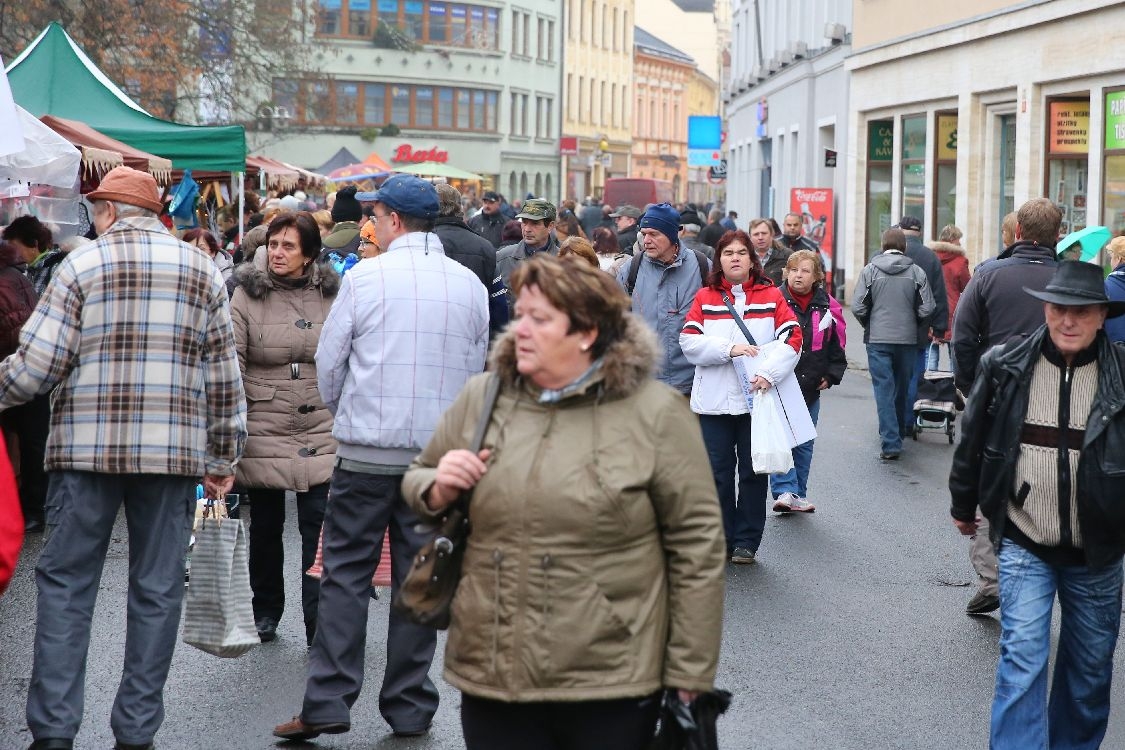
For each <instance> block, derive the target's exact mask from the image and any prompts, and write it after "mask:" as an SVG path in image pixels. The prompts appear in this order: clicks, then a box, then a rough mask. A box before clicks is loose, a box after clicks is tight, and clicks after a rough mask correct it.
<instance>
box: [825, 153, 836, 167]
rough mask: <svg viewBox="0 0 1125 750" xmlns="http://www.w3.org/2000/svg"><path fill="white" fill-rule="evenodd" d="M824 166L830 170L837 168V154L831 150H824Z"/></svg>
mask: <svg viewBox="0 0 1125 750" xmlns="http://www.w3.org/2000/svg"><path fill="white" fill-rule="evenodd" d="M824 166H826V167H828V168H829V169H835V168H836V152H835V151H833V150H832V149H830V148H826V149H824Z"/></svg>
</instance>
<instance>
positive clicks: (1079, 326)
mask: <svg viewBox="0 0 1125 750" xmlns="http://www.w3.org/2000/svg"><path fill="white" fill-rule="evenodd" d="M1024 291H1025V292H1026V293H1027V294H1029V295H1031V296H1032V297H1034V298H1036V299H1037V300H1041V301H1042V303H1043V312H1044V315H1045V317H1046V321H1047V322H1046V325H1043V326H1040V327H1039V328H1038V329H1037V330H1035V331H1034V332H1033V333H1032V334H1031V335H1030V336H1028V337H1026V338H1019V339H1013V340H1012V341H1010V342H1008V343H1007V344H1004V345H1003V346H998V347H995V348H993V349H991V350H989V351H988V352H987V353H986V354H985V355H984V357H983V358H982V359H981V362H980V374H979V376H978V377H977V379H976V385H975V386H973V391H972V394H971V395H970V396H969V404H968V409H967V410H966V412H965V419H964V427H963V431H962V434H963V438H962V440H961V443H960V444H959V445H958V447H957V451H956V453H955V454H954V458H953V468H952V470H951V472H950V476H949V489H950V494H951V496H952V507H951V511H950V512H951V515H952V516H953V523H954V524H955V525H956V526H957V529H958V530H959V531H960V532H961V533H962V534H973V533H975V532H976V529H977V521H978V518H977V508H978V507H979V508H980V512H981V513H982V514H983V515H984V516H985V517H987V518H988V520H989V522H990V524H991V540H992V544H993V545H994V546H995V547H996V549H997V553H998V557H999V561H1000V663H999V665H998V667H997V670H996V690H995V694H994V696H993V701H992V724H991V726H992V730H991V742H990V746H991V747H994V748H1026V747H1043V746H1044V741H1045V740H1048V741H1049V744H1050V746H1051V747H1098V746H1099V745H1100V744H1101V741H1102V738H1103V737H1104V735H1105V732H1106V726H1107V725H1108V722H1109V708H1110V705H1109V704H1110V683H1111V675H1112V671H1113V652H1114V648H1115V646H1116V644H1117V634H1118V628H1119V626H1120V620H1121V585H1122V565H1121V561H1122V557H1123V555H1125V504H1123V503H1122V502H1121V497H1122V496H1123V495H1125V472H1123V471H1122V466H1123V464H1122V456H1125V397H1123V394H1125V349H1123V348H1121V347H1117V346H1114V345H1113V344H1112V343H1111V342H1110V341H1109V339H1108V338H1107V337H1106V335H1105V332H1104V330H1103V326H1104V324H1105V320H1106V318H1107V317H1116V316H1119V315H1121V314H1123V313H1125V302H1111V301H1110V300H1109V299H1108V298H1107V297H1106V294H1105V287H1104V284H1103V282H1102V273H1101V268H1100V267H1098V266H1096V265H1093V264H1089V263H1082V262H1080V261H1063V262H1062V263H1061V264H1059V267H1058V270H1057V271H1056V272H1055V275H1054V276H1053V277H1052V279H1051V281H1050V283H1049V284H1047V286H1046V288H1045V289H1044V290H1042V291H1037V290H1035V289H1030V288H1025V289H1024ZM1056 594H1057V596H1058V599H1059V602H1060V608H1061V615H1062V627H1061V629H1060V631H1059V643H1058V655H1057V657H1056V661H1055V668H1054V678H1053V682H1052V688H1051V691H1050V700H1049V702H1048V704H1047V710H1046V711H1044V710H1043V708H1044V701H1045V700H1046V699H1047V661H1048V655H1049V653H1050V651H1051V614H1052V610H1053V608H1054V601H1055V596H1056Z"/></svg>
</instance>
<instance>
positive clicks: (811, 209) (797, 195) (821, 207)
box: [789, 188, 836, 289]
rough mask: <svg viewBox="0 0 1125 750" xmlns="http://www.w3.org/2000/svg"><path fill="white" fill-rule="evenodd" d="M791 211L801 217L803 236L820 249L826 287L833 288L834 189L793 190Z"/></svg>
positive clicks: (790, 198)
mask: <svg viewBox="0 0 1125 750" xmlns="http://www.w3.org/2000/svg"><path fill="white" fill-rule="evenodd" d="M789 210H790V211H792V212H793V213H795V214H798V215H799V216H800V217H801V223H802V224H803V226H804V229H803V232H802V233H803V234H804V236H805V237H808V238H809V239H810V240H812V241H813V242H815V243H816V244H817V246H818V247H819V248H820V259H821V260H822V261H823V262H824V273H825V276H826V278H825V280H824V283H825V286H826V287H827V288H828V289H831V288H832V264H833V260H834V257H835V244H834V242H835V237H834V235H833V233H832V232H833V228H834V227H835V224H836V221H835V218H836V217H835V216H834V214H833V204H832V188H793V189H792V190H791V191H789Z"/></svg>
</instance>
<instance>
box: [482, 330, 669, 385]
mask: <svg viewBox="0 0 1125 750" xmlns="http://www.w3.org/2000/svg"><path fill="white" fill-rule="evenodd" d="M659 357H660V347H659V345H658V344H657V342H656V336H655V335H654V334H653V333H652V331H651V330H649V328H648V326H646V325H645V324H644V322H643V321H642V320H641V319H640V318H638V317H636V316H635V315H633V314H632V313H625V333H624V335H623V336H622V337H621V338H620V339H618V340H617V341H616V342H614V343H613V344H611V345H610V346H609V348H608V349H607V350H606V353H605V355H604V356H603V357H602V366H601V367H600V368H599V370H598V373H597V374H596V375H595V376H594V378H593V379H592V380H591V385H592V384H594V383H601V384H602V385H603V387H604V388H605V394H606V396H608V397H609V398H622V397H624V396H627V395H629V394H631V393H633V392H635V391H636V390H637V388H639V387H640V386H641V385H642V384H643V383H644V382H645V381H646V380H648V379H649V378H651V377H652V376H653V374H654V373H655V371H656V366H657V363H658V360H659ZM489 364H490V369H492V370H493V371H494V372H496V373H498V374H499V375H500V378H501V381H502V382H503V383H504V385H506V386H512V385H515V384H516V382H517V381H518V380H519V379H520V374H519V371H518V370H517V369H516V331H515V325H514V324H513V325H511V326H509V327H508V330H506V331H505V332H504V333H503V334H502V335H501V336H500V338H498V339H497V340H496V345H495V346H494V347H493V349H492V355H491V357H490V359H489Z"/></svg>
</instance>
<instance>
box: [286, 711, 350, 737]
mask: <svg viewBox="0 0 1125 750" xmlns="http://www.w3.org/2000/svg"><path fill="white" fill-rule="evenodd" d="M351 728H352V727H351V724H344V723H337V724H306V723H305V722H304V721H302V720H301V717H300V716H294V717H293V718H292V719H291V720H290V721H287V722H285V723H284V724H278V725H277V726H276V727H274V728H273V736H274V737H280V738H281V739H283V740H294V741H298V742H302V741H304V740H311V739H313V738H315V737H319V736H320V735H322V734H343V733H344V732H346V731H348V730H349V729H351Z"/></svg>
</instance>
